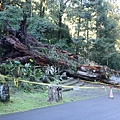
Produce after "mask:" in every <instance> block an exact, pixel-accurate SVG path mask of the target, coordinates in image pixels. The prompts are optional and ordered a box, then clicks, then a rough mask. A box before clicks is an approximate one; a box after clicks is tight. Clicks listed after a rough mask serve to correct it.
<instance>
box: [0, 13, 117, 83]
mask: <svg viewBox="0 0 120 120" xmlns="http://www.w3.org/2000/svg"><path fill="white" fill-rule="evenodd" d="M26 21H27V16H26V14H25V13H24V15H23V20H22V21H21V22H20V28H19V29H18V30H15V29H14V28H12V27H11V25H10V24H9V22H8V21H5V31H6V33H8V35H4V36H2V37H1V39H0V46H1V48H2V49H3V53H2V55H1V58H0V62H1V63H7V60H10V61H20V62H21V63H22V64H25V63H29V62H30V60H31V59H32V61H33V64H34V65H39V66H54V67H57V66H63V67H64V68H65V69H66V70H68V69H70V68H71V66H73V64H74V73H71V72H68V71H67V72H66V75H67V76H68V77H75V78H80V79H86V80H90V81H101V82H106V83H108V82H109V77H110V76H111V75H112V74H114V73H115V71H112V70H111V69H109V68H108V67H104V66H100V65H90V64H82V65H79V64H80V59H79V57H78V56H77V55H75V54H72V53H69V52H67V51H65V50H59V49H58V48H56V47H54V46H50V45H48V44H42V43H40V42H38V41H37V40H36V39H35V38H33V37H32V36H31V35H30V34H29V33H28V32H27V27H26ZM63 71H64V70H63ZM117 73H118V72H117Z"/></svg>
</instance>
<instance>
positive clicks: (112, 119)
mask: <svg viewBox="0 0 120 120" xmlns="http://www.w3.org/2000/svg"><path fill="white" fill-rule="evenodd" d="M0 120H120V92H116V93H114V99H109V98H108V96H107V95H105V96H102V97H98V98H94V99H89V100H83V101H77V102H70V103H65V104H62V105H56V106H52V107H46V108H40V109H34V110H30V111H27V112H20V113H14V114H8V115H2V116H0Z"/></svg>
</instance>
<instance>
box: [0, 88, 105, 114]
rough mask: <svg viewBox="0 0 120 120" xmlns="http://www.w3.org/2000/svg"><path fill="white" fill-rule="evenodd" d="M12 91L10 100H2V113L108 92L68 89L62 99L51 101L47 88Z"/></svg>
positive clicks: (0, 110) (0, 108)
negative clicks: (49, 100)
mask: <svg viewBox="0 0 120 120" xmlns="http://www.w3.org/2000/svg"><path fill="white" fill-rule="evenodd" d="M10 91H11V92H10V100H9V101H8V102H6V103H3V102H0V115H3V114H8V113H15V112H21V111H22V112H23V111H27V110H31V109H35V108H42V107H47V106H53V105H57V104H63V103H66V102H71V101H77V100H85V99H91V98H94V97H98V96H101V95H104V94H107V92H105V91H104V89H102V90H96V91H95V90H93V89H87V90H86V89H83V90H80V91H68V92H63V93H62V96H63V99H62V100H61V101H59V102H54V103H49V102H48V90H47V89H46V88H45V89H43V90H39V91H31V92H27V91H26V92H24V91H23V90H19V89H16V88H13V89H12V90H10ZM95 92H96V93H95Z"/></svg>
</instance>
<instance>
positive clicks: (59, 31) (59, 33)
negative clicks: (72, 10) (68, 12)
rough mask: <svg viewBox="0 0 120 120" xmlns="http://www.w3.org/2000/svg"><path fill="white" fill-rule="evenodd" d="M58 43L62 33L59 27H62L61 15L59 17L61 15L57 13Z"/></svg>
mask: <svg viewBox="0 0 120 120" xmlns="http://www.w3.org/2000/svg"><path fill="white" fill-rule="evenodd" d="M58 27H59V28H58V41H60V39H61V35H62V33H61V27H62V15H61V13H59V23H58Z"/></svg>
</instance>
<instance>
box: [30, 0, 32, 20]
mask: <svg viewBox="0 0 120 120" xmlns="http://www.w3.org/2000/svg"><path fill="white" fill-rule="evenodd" d="M30 18H32V0H30Z"/></svg>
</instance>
